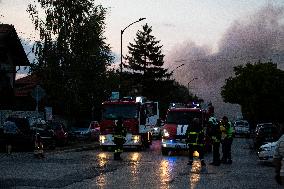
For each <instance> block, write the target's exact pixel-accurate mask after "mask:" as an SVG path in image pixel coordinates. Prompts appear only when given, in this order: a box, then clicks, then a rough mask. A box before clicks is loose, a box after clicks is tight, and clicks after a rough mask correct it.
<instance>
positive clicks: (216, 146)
mask: <svg viewBox="0 0 284 189" xmlns="http://www.w3.org/2000/svg"><path fill="white" fill-rule="evenodd" d="M208 127H209V128H210V129H209V131H208V132H209V133H208V134H209V136H210V137H211V141H212V146H213V161H212V162H211V163H210V165H215V166H219V165H220V152H219V151H220V142H221V130H220V125H219V123H218V121H217V119H216V118H215V117H214V115H213V114H212V115H211V116H210V118H209V120H208Z"/></svg>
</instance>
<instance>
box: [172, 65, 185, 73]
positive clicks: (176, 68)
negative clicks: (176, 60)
mask: <svg viewBox="0 0 284 189" xmlns="http://www.w3.org/2000/svg"><path fill="white" fill-rule="evenodd" d="M182 66H184V64H181V65H179V66H177V67H176V68H175V69H173V70H172V71H171V74H173V73H174V71H176V69H178V68H180V67H182Z"/></svg>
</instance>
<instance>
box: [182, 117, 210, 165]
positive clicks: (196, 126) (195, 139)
mask: <svg viewBox="0 0 284 189" xmlns="http://www.w3.org/2000/svg"><path fill="white" fill-rule="evenodd" d="M186 136H187V145H188V151H189V161H188V165H192V163H193V152H194V151H197V152H198V153H199V159H200V161H201V165H202V166H206V164H205V161H204V131H203V128H202V126H201V124H200V120H199V118H194V119H193V121H192V126H191V127H188V128H187V130H186Z"/></svg>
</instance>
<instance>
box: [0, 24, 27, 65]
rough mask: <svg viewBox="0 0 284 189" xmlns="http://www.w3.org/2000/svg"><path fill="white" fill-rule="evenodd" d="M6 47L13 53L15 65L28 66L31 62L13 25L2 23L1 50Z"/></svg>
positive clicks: (0, 33)
mask: <svg viewBox="0 0 284 189" xmlns="http://www.w3.org/2000/svg"><path fill="white" fill-rule="evenodd" d="M1 49H4V50H6V51H9V52H10V53H11V54H12V61H13V64H14V65H15V66H28V65H30V62H29V60H28V58H27V55H26V53H25V51H24V48H23V46H22V44H21V41H20V39H19V37H18V35H17V32H16V30H15V28H14V26H13V25H9V24H0V50H1Z"/></svg>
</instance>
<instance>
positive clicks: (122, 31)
mask: <svg viewBox="0 0 284 189" xmlns="http://www.w3.org/2000/svg"><path fill="white" fill-rule="evenodd" d="M145 19H146V18H139V20H136V21H135V22H132V23H131V24H129V25H128V26H126V27H125V28H124V29H123V30H121V31H120V56H121V57H120V77H121V74H122V64H123V62H122V60H123V56H122V35H123V33H124V31H125V30H126V29H127V28H129V27H130V26H131V25H133V24H135V23H137V22H140V21H142V20H145Z"/></svg>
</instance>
